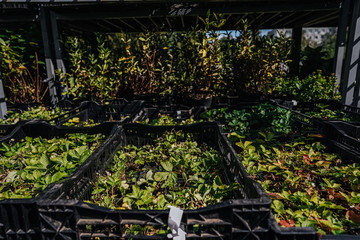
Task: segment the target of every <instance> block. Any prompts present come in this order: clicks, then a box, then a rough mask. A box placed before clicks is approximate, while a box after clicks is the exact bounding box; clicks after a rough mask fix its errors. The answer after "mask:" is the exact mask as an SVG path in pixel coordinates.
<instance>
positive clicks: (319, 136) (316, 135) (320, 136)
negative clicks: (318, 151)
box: [308, 134, 324, 138]
mask: <svg viewBox="0 0 360 240" xmlns="http://www.w3.org/2000/svg"><path fill="white" fill-rule="evenodd" d="M308 137H315V138H323V137H324V136H323V135H321V134H308Z"/></svg>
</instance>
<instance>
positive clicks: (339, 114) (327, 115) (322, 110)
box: [304, 103, 360, 122]
mask: <svg viewBox="0 0 360 240" xmlns="http://www.w3.org/2000/svg"><path fill="white" fill-rule="evenodd" d="M316 107H317V108H319V109H318V110H317V111H307V112H304V113H305V114H306V115H308V116H310V117H318V118H323V119H336V120H342V121H347V122H355V121H359V120H360V117H359V116H357V115H351V114H349V113H346V112H343V111H341V110H331V109H328V107H329V106H327V105H324V104H321V103H318V104H316Z"/></svg>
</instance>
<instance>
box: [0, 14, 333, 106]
mask: <svg viewBox="0 0 360 240" xmlns="http://www.w3.org/2000/svg"><path fill="white" fill-rule="evenodd" d="M223 24H225V20H224V19H222V18H221V16H217V15H215V14H213V15H211V14H210V13H209V14H208V16H207V17H206V18H204V19H202V18H201V27H197V28H194V29H193V30H191V31H187V32H157V33H154V32H142V33H125V32H122V33H117V34H103V33H95V34H93V35H86V36H81V35H79V34H76V35H72V34H71V33H68V32H63V33H62V36H61V38H62V43H63V45H64V50H65V53H64V56H65V59H64V60H65V64H66V69H67V73H66V74H65V75H62V74H61V73H60V71H57V73H58V75H59V76H58V79H60V80H61V82H62V83H63V84H64V85H66V86H67V91H66V92H65V93H64V94H66V95H67V96H68V97H69V98H70V99H71V100H78V101H82V100H94V101H102V100H104V99H109V98H117V97H127V96H131V95H132V94H134V93H135V94H153V93H155V94H159V95H162V96H175V97H180V98H184V97H186V96H188V95H189V94H190V93H196V92H199V91H206V92H210V93H212V95H213V96H225V95H228V94H230V95H240V96H243V95H244V94H248V95H254V94H259V95H263V96H268V97H278V96H287V97H289V98H297V99H299V100H301V99H303V100H316V99H318V98H333V97H334V96H335V95H334V89H335V82H334V77H332V76H330V77H329V74H328V72H326V73H325V74H324V71H321V72H315V73H314V74H313V73H312V71H311V70H312V68H306V65H309V62H311V60H310V59H311V58H310V55H311V54H308V53H307V52H306V51H308V52H309V51H310V50H306V49H305V51H304V52H303V53H304V54H303V60H302V61H303V63H304V64H305V63H306V64H305V65H304V64H303V65H302V68H301V69H302V74H301V77H300V78H296V77H294V78H290V77H289V75H288V66H289V63H290V50H291V44H292V41H291V39H289V38H286V37H285V36H282V35H280V37H277V38H273V37H270V36H260V34H259V32H258V31H256V30H254V29H253V28H251V26H249V24H248V23H247V22H246V21H243V22H242V23H241V24H239V28H238V29H237V30H236V31H235V34H233V33H232V34H231V33H228V34H224V32H222V33H221V34H220V32H219V31H217V30H216V29H218V28H220V27H221V26H222V25H223ZM0 33H1V32H0ZM39 36H41V34H40V33H39V31H38V28H34V29H30V31H28V32H25V31H20V32H17V33H16V34H15V33H14V32H13V31H7V32H6V31H4V32H3V33H2V34H1V35H0V39H1V40H0V47H1V53H0V74H1V78H2V79H3V80H4V83H5V89H6V96H7V98H8V100H10V101H11V102H13V103H15V102H40V101H42V100H44V96H45V95H44V94H45V93H46V91H47V89H46V86H45V85H44V84H43V82H42V80H43V79H45V78H46V76H45V69H44V64H43V62H41V61H38V59H43V54H42V51H41V49H42V46H41V41H40V40H39V39H38V38H39ZM326 46H330V45H329V44H327V45H326ZM328 48H329V47H328ZM314 51H315V50H314ZM37 55H38V56H37ZM328 55H329V54H328ZM330 55H331V54H330ZM330 55H329V56H328V58H329V59H330V57H331V56H330ZM36 56H37V57H36ZM329 61H330V60H329ZM328 66H330V64H328ZM319 68H320V69H327V68H329V67H326V66H325V65H324V66H320V67H319ZM308 72H310V73H311V74H308Z"/></svg>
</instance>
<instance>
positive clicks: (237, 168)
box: [2, 122, 317, 239]
mask: <svg viewBox="0 0 360 240" xmlns="http://www.w3.org/2000/svg"><path fill="white" fill-rule="evenodd" d="M172 129H175V130H182V131H183V132H184V133H191V134H192V136H193V140H196V141H197V142H198V143H206V144H207V145H209V146H211V147H213V148H215V149H216V150H218V151H219V152H220V153H221V154H222V156H223V159H224V162H225V163H226V164H225V165H226V167H225V168H224V176H223V179H224V182H234V181H236V182H238V183H240V184H241V185H242V186H243V187H242V188H241V189H240V190H239V191H238V192H237V193H236V197H235V198H234V199H230V200H226V201H224V202H222V203H219V204H214V205H211V206H208V207H204V208H200V209H196V210H185V211H184V215H183V218H182V227H183V228H184V230H185V232H186V233H187V238H194V239H200V238H211V239H276V238H275V236H277V235H279V236H280V235H281V234H282V233H281V230H279V229H278V230H277V232H274V231H275V230H274V229H273V224H275V223H273V221H274V220H273V218H272V217H271V216H272V215H271V211H270V203H271V201H270V198H269V196H268V194H267V193H266V192H265V191H264V190H263V189H262V188H261V186H260V184H259V183H257V182H255V181H254V180H252V179H251V178H249V176H248V174H247V173H246V171H245V170H244V167H243V165H242V164H241V162H240V161H239V158H238V157H237V155H236V153H235V151H234V150H233V148H232V147H231V146H230V144H229V142H228V140H227V138H226V137H225V136H224V135H223V134H222V129H221V128H220V127H219V125H218V124H217V123H214V122H211V123H209V122H204V123H198V124H193V125H187V126H148V125H142V124H123V125H122V126H120V127H119V131H120V133H119V136H118V139H120V141H119V142H113V143H111V144H112V146H113V147H115V148H116V149H120V148H122V147H124V146H126V145H129V144H132V145H136V146H142V145H145V144H151V143H152V142H153V140H154V139H155V138H157V137H158V136H161V135H162V134H163V133H164V132H165V131H170V130H172ZM111 162H112V156H111V157H108V158H104V157H101V158H100V157H99V158H93V159H92V161H91V162H90V161H88V162H87V164H84V165H83V166H82V167H81V169H78V170H77V171H76V172H74V173H73V175H72V176H71V177H70V178H69V179H68V180H66V181H64V182H61V183H57V184H53V185H52V187H51V188H48V189H47V190H46V191H44V192H43V194H42V195H41V196H39V198H38V201H37V202H35V203H34V204H35V205H36V206H33V205H31V204H29V207H30V208H34V210H33V212H36V213H35V214H34V215H35V216H37V218H38V223H37V224H35V225H36V226H45V225H46V227H45V228H39V229H36V230H34V231H33V232H34V233H32V234H34V235H35V234H38V236H47V237H49V238H52V237H53V236H66V237H67V238H69V239H75V238H76V239H91V238H94V237H100V239H120V238H131V239H166V235H154V236H147V235H135V236H134V235H127V234H126V233H125V232H124V227H125V226H129V225H132V224H135V225H141V226H146V225H151V226H155V227H160V228H164V227H165V228H166V225H167V218H168V214H169V211H168V210H111V209H107V208H103V207H99V206H96V205H92V204H88V203H84V202H81V201H79V200H87V199H89V198H90V194H91V191H92V184H91V183H92V182H94V181H95V180H96V177H97V176H99V174H101V173H103V172H104V170H105V169H106V167H107V166H109V164H111ZM66 199H75V200H66ZM4 204H9V205H11V206H13V205H14V204H15V203H14V202H11V201H8V202H5V203H3V205H2V206H4ZM23 204H24V202H18V203H16V204H15V205H16V207H14V208H16V209H15V210H14V211H21V209H23V208H25V209H27V208H28V207H27V206H25V207H24V206H23ZM4 208H5V207H3V209H4ZM14 208H11V209H14ZM9 209H10V208H9ZM10 211H11V210H9V211H8V213H7V215H6V216H11V215H13V212H10ZM28 212H31V211H30V210H29V211H28ZM45 220H46V223H45V222H44V221H45ZM3 221H4V220H3ZM5 221H7V220H5ZM4 226H5V225H4ZM3 228H6V231H9V230H8V229H9V226H8V225H6V227H3ZM32 229H33V228H32ZM292 230H293V231H292V233H291V234H287V235H286V236H288V237H289V236H290V237H292V238H290V239H316V236H317V234H316V232H315V231H314V230H313V229H312V228H303V229H295V228H293V229H292ZM47 234H48V235H47ZM298 234H300V235H303V236H304V238H296V237H295V235H298ZM305 236H306V238H305ZM66 237H64V239H66ZM45 238H46V237H45ZM287 239H289V238H287Z"/></svg>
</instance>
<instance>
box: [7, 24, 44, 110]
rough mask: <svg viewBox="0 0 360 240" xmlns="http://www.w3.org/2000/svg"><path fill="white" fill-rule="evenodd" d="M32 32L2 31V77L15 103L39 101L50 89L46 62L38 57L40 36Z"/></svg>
mask: <svg viewBox="0 0 360 240" xmlns="http://www.w3.org/2000/svg"><path fill="white" fill-rule="evenodd" d="M32 30H33V34H34V33H35V32H36V31H34V29H32ZM19 31H20V32H21V31H22V30H21V29H20V30H19ZM28 35H29V34H26V33H24V34H16V33H15V32H13V31H11V30H6V31H5V32H4V34H1V33H0V74H1V75H0V76H1V79H2V80H3V82H4V88H5V95H6V97H7V100H8V101H10V102H11V103H28V102H37V103H39V102H41V101H42V100H43V99H44V97H45V94H46V92H47V87H46V86H45V84H44V83H43V77H42V74H41V71H42V70H43V67H42V64H43V62H42V61H39V59H38V53H37V52H38V51H39V46H38V43H37V42H33V41H34V40H35V41H36V40H38V39H34V36H28ZM32 40H33V41H32Z"/></svg>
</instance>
